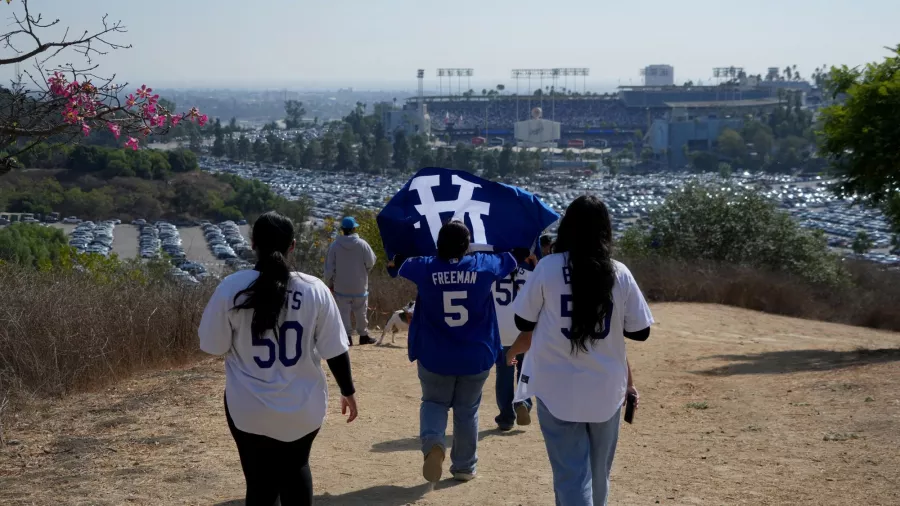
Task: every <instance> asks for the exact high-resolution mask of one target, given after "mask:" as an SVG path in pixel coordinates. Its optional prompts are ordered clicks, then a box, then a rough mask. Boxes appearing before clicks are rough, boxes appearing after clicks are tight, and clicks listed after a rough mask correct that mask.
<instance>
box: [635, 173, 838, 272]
mask: <svg viewBox="0 0 900 506" xmlns="http://www.w3.org/2000/svg"><path fill="white" fill-rule="evenodd" d="M619 248H620V249H621V250H622V252H623V253H624V254H625V255H626V256H631V257H635V256H638V257H639V256H646V255H660V256H664V257H667V258H674V259H679V260H690V261H712V262H722V263H728V264H734V265H745V266H751V267H756V268H763V269H767V270H771V271H776V272H786V273H791V274H794V275H796V276H799V277H801V278H803V279H806V280H807V281H811V282H815V283H826V284H840V283H842V282H843V281H844V280H845V278H846V273H845V271H844V269H843V268H842V266H841V263H840V259H839V258H838V257H837V256H835V255H834V254H832V253H830V252H829V251H828V247H827V243H826V241H825V237H824V235H823V234H821V233H818V232H811V231H807V230H804V229H802V228H801V227H800V226H799V225H798V224H797V223H796V222H795V221H794V220H792V219H791V217H790V216H788V214H787V213H784V212H781V211H780V210H778V208H776V207H775V205H774V204H773V203H772V202H770V201H769V200H767V199H766V198H765V197H764V196H762V195H760V194H759V193H757V192H754V191H751V190H746V189H736V188H728V187H716V186H703V185H687V186H685V187H684V188H682V189H681V190H679V191H677V192H675V193H673V194H672V195H670V196H669V197H668V198H667V199H666V201H665V202H664V203H663V205H661V206H659V207H658V208H657V209H655V210H653V211H651V212H650V215H649V218H648V220H647V221H646V223H645V224H642V225H641V226H638V227H635V228H633V229H632V230H630V231H628V232H627V233H626V234H625V237H623V239H622V240H621V241H620V242H619Z"/></svg>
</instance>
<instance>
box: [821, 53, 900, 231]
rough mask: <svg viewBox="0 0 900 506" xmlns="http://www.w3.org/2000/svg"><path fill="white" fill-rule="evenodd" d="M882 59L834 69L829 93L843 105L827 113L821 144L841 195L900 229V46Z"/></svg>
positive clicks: (825, 113) (831, 108) (822, 152)
mask: <svg viewBox="0 0 900 506" xmlns="http://www.w3.org/2000/svg"><path fill="white" fill-rule="evenodd" d="M888 49H889V51H890V53H891V55H889V56H888V57H886V58H885V59H884V61H882V62H878V63H869V64H867V65H865V66H864V67H863V68H848V67H847V66H846V65H845V66H842V67H840V68H832V70H831V76H830V86H831V92H832V94H833V95H834V96H835V97H838V96H844V97H845V100H844V101H843V103H839V104H835V105H832V106H830V107H828V108H826V109H825V111H824V112H823V114H822V116H823V125H822V139H823V142H822V145H821V147H820V152H821V154H822V155H824V156H826V157H827V158H828V159H829V160H830V162H831V165H832V167H833V168H834V169H835V171H836V172H837V175H838V177H839V179H840V183H839V184H838V185H837V186H836V188H835V190H836V192H837V193H838V195H840V196H844V197H850V198H856V199H864V200H867V201H868V202H869V203H871V204H873V205H877V206H882V207H883V208H884V210H885V212H886V214H887V215H888V217H889V219H891V221H892V222H893V223H894V227H895V228H897V229H898V230H900V44H898V45H897V46H896V47H895V48H888Z"/></svg>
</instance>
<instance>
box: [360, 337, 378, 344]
mask: <svg viewBox="0 0 900 506" xmlns="http://www.w3.org/2000/svg"><path fill="white" fill-rule="evenodd" d="M359 344H375V339H373V338H371V337H369V336H359Z"/></svg>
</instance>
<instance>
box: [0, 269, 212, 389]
mask: <svg viewBox="0 0 900 506" xmlns="http://www.w3.org/2000/svg"><path fill="white" fill-rule="evenodd" d="M0 286H2V287H3V290H2V291H0V393H3V392H19V393H26V394H28V395H38V396H42V395H50V396H55V395H62V394H65V393H68V392H70V391H73V390H81V389H86V388H95V387H99V386H103V385H106V384H109V383H111V382H113V381H116V380H118V379H121V378H122V377H123V376H126V375H129V374H131V373H133V372H135V371H139V370H142V369H146V368H150V367H154V366H158V365H160V364H166V363H171V362H174V361H179V360H184V359H185V358H187V357H189V356H190V355H191V354H193V353H194V352H196V351H197V339H196V334H197V325H198V324H199V318H200V315H201V313H202V310H203V307H204V305H205V304H206V301H207V300H208V297H209V295H210V293H211V287H209V286H206V287H202V288H193V289H192V288H187V287H183V286H179V285H175V284H171V283H154V284H150V285H141V284H138V283H135V282H133V281H130V280H127V279H122V280H113V281H108V282H98V281H96V280H94V279H92V278H91V277H88V276H86V275H82V274H79V273H77V272H73V273H70V274H60V273H52V274H51V273H40V272H35V271H32V270H28V269H21V268H16V267H13V266H3V267H0ZM0 405H2V399H0Z"/></svg>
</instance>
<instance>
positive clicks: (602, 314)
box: [554, 195, 616, 355]
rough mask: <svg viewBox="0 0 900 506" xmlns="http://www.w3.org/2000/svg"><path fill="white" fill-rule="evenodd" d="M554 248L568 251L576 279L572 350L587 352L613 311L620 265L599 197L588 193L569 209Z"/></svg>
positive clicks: (570, 276)
mask: <svg viewBox="0 0 900 506" xmlns="http://www.w3.org/2000/svg"><path fill="white" fill-rule="evenodd" d="M554 252H556V253H566V263H567V266H568V268H569V279H570V280H571V283H572V328H571V331H570V334H569V339H570V340H571V345H572V354H573V355H575V354H577V353H578V352H579V351H583V352H587V351H588V348H587V343H588V341H590V342H591V344H593V343H594V341H596V340H597V339H599V338H598V337H595V332H596V328H597V324H598V323H599V322H601V321H603V320H604V319H605V318H606V317H607V315H609V313H610V312H612V303H613V299H612V290H613V285H615V282H616V268H615V266H614V265H613V262H612V259H611V258H610V256H611V254H612V223H611V222H610V219H609V211H608V210H607V209H606V204H604V203H603V202H602V201H601V200H600V199H598V198H597V197H593V196H590V195H584V196H581V197H578V198H577V199H575V201H574V202H572V203H571V204H570V205H569V208H568V209H566V214H565V216H564V217H563V219H562V221H560V223H559V233H558V234H557V237H556V244H555V245H554Z"/></svg>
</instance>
